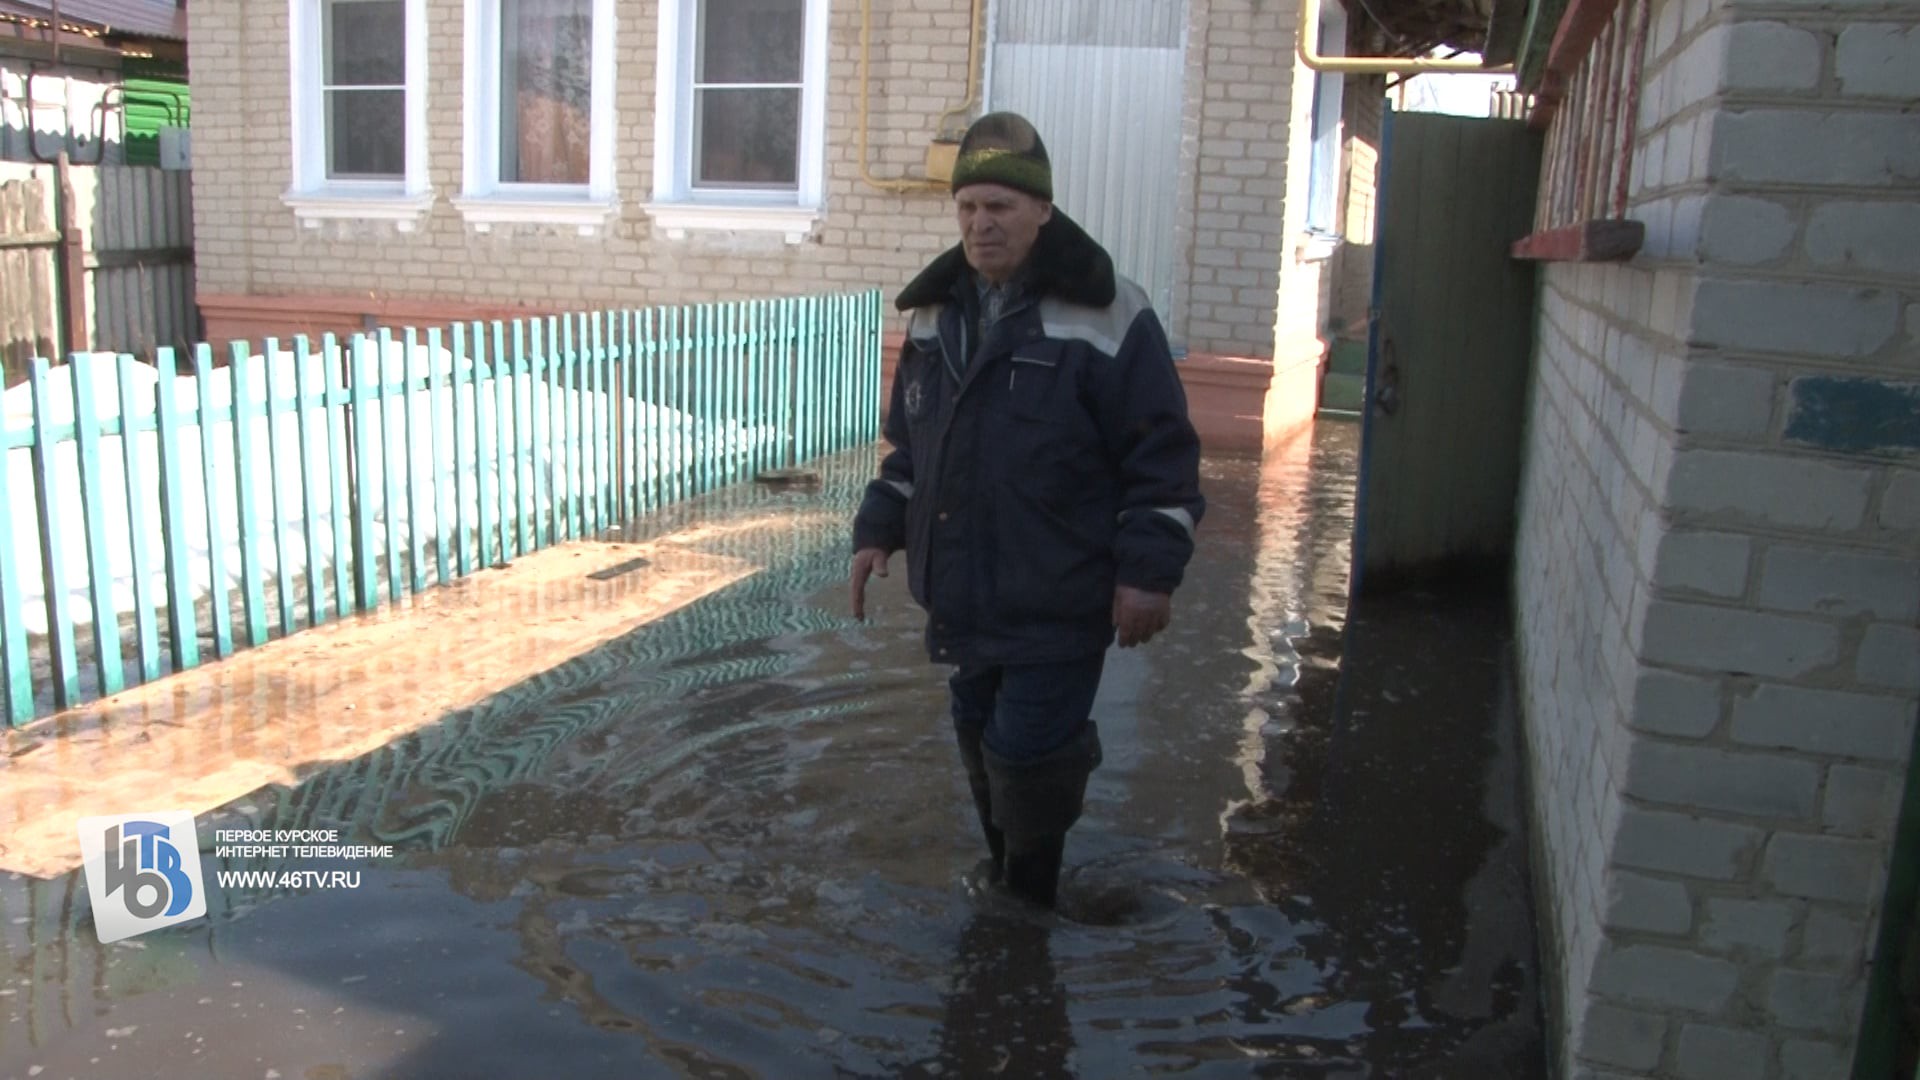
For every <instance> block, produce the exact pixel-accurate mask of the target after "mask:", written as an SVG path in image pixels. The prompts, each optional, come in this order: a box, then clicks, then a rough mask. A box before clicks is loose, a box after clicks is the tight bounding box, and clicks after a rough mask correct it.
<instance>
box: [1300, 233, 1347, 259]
mask: <svg viewBox="0 0 1920 1080" xmlns="http://www.w3.org/2000/svg"><path fill="white" fill-rule="evenodd" d="M1343 243H1345V241H1344V240H1342V239H1341V238H1340V237H1339V236H1338V235H1337V234H1335V233H1324V232H1308V233H1307V234H1306V235H1304V236H1302V237H1301V238H1300V244H1299V246H1298V247H1295V248H1294V249H1293V251H1294V258H1295V259H1296V260H1298V261H1300V262H1325V261H1327V260H1328V259H1331V258H1333V253H1334V252H1336V251H1338V250H1340V245H1341V244H1343Z"/></svg>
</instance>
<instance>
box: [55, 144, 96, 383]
mask: <svg viewBox="0 0 1920 1080" xmlns="http://www.w3.org/2000/svg"><path fill="white" fill-rule="evenodd" d="M71 169H72V163H71V162H69V161H68V160H67V152H66V151H65V150H62V151H60V156H59V157H58V158H57V159H55V161H54V166H53V175H54V192H53V228H54V231H55V232H58V233H59V234H60V246H59V247H58V248H56V249H55V250H56V251H57V252H58V253H59V254H58V256H57V258H58V261H59V263H60V284H59V287H58V288H56V289H55V290H54V295H55V296H56V297H57V298H58V299H59V303H60V330H61V337H62V340H61V342H60V348H59V351H58V354H59V355H61V356H67V355H70V354H72V353H76V352H82V351H84V350H86V349H88V348H89V347H90V345H91V343H90V342H89V340H88V334H87V259H86V254H87V253H86V244H85V243H84V242H83V241H82V238H81V235H80V229H79V228H78V227H77V226H76V225H75V224H74V221H73V218H74V205H73V203H74V198H73V177H72V174H71V171H70V170H71Z"/></svg>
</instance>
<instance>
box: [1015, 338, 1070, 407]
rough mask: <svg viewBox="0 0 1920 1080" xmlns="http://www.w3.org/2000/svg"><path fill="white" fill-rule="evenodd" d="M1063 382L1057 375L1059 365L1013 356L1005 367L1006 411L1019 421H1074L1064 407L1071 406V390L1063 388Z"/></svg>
mask: <svg viewBox="0 0 1920 1080" xmlns="http://www.w3.org/2000/svg"><path fill="white" fill-rule="evenodd" d="M1065 382H1066V380H1065V379H1064V378H1063V377H1062V375H1061V372H1060V361H1058V360H1055V359H1051V358H1048V357H1040V356H1021V355H1019V354H1017V353H1016V354H1014V356H1013V358H1012V359H1011V360H1010V361H1008V363H1007V399H1008V404H1009V406H1010V408H1009V411H1010V412H1011V413H1012V414H1013V415H1014V416H1016V417H1018V418H1020V419H1022V420H1031V421H1034V422H1036V423H1042V424H1064V423H1068V422H1070V421H1071V420H1072V418H1073V417H1072V414H1071V413H1070V412H1067V411H1066V407H1067V406H1068V405H1071V404H1072V403H1073V402H1072V393H1071V390H1072V388H1071V387H1069V386H1066V385H1064V384H1065ZM1062 391H1066V393H1063V392H1062Z"/></svg>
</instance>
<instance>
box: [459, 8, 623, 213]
mask: <svg viewBox="0 0 1920 1080" xmlns="http://www.w3.org/2000/svg"><path fill="white" fill-rule="evenodd" d="M466 42H467V46H466V47H467V63H466V88H465V101H466V159H465V171H464V177H463V185H462V188H463V190H462V193H461V196H460V198H457V199H455V200H454V205H455V206H456V207H458V208H459V210H460V212H461V213H462V214H463V215H465V217H466V219H467V221H468V222H469V223H471V224H472V225H474V226H475V227H476V228H478V229H481V230H485V229H488V228H491V227H492V226H493V225H494V224H496V223H499V222H514V221H518V222H541V223H550V224H572V225H577V226H579V228H580V230H581V231H582V232H585V233H591V232H593V231H594V230H595V229H596V228H598V227H599V226H600V225H601V224H603V223H604V222H605V220H606V218H607V217H609V216H610V215H611V214H612V213H613V210H614V205H615V202H614V191H613V140H614V124H613V51H614V42H613V4H612V0H469V2H468V4H467V34H466Z"/></svg>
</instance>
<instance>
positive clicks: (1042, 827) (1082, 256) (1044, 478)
mask: <svg viewBox="0 0 1920 1080" xmlns="http://www.w3.org/2000/svg"><path fill="white" fill-rule="evenodd" d="M953 195H954V209H955V214H956V217H957V219H958V222H959V226H960V243H959V245H958V246H956V247H953V248H951V249H949V250H948V251H946V252H945V253H944V254H942V255H940V256H939V257H938V258H936V259H934V260H933V262H932V263H930V264H929V265H928V266H927V267H926V269H925V270H923V271H921V273H920V275H919V276H918V277H916V278H915V279H914V280H913V282H912V283H911V284H909V285H908V286H907V288H906V290H905V291H904V292H902V293H901V294H900V296H899V298H898V299H897V300H896V302H895V303H896V306H897V307H899V308H900V310H902V311H906V312H909V313H910V316H909V321H908V326H907V340H906V343H905V346H904V347H903V349H902V351H901V355H900V363H899V367H898V369H897V371H896V374H895V376H894V382H893V398H892V404H891V407H890V411H889V413H888V415H887V424H886V437H887V440H888V442H890V443H891V444H892V446H893V450H892V452H891V453H889V454H888V455H887V457H886V459H885V460H884V461H883V462H882V463H881V466H880V476H879V478H878V479H876V480H874V481H873V482H872V483H871V484H870V485H868V488H867V492H866V497H865V499H864V500H863V501H862V503H861V506H860V511H859V514H858V516H857V517H856V518H855V521H854V527H853V546H854V556H853V567H852V573H851V591H852V601H853V613H854V616H855V617H856V618H862V619H864V618H865V617H866V585H867V581H868V579H869V577H870V576H872V575H875V574H878V575H880V576H882V577H885V576H886V574H887V560H888V557H889V556H890V555H891V554H892V553H893V552H894V551H897V550H900V549H902V548H904V549H905V550H906V552H907V579H908V587H909V590H910V591H911V593H912V594H913V598H914V600H915V602H917V603H918V604H919V605H920V606H921V607H922V608H924V609H925V610H926V612H927V633H926V638H927V649H928V652H929V654H930V656H931V658H932V659H933V661H934V662H935V663H940V664H951V665H954V666H955V669H956V670H955V671H954V673H953V675H952V677H951V679H950V680H949V682H948V687H949V691H950V694H951V701H952V713H953V727H954V734H955V735H956V737H957V738H958V740H959V745H960V759H961V761H962V763H963V764H964V765H965V766H966V771H967V781H968V784H969V786H970V787H971V788H972V791H973V799H974V805H975V807H976V809H977V810H978V811H979V815H980V824H981V827H982V828H983V829H984V830H985V833H986V840H987V847H988V850H989V851H990V852H991V854H992V863H991V871H990V873H989V877H990V879H992V880H996V881H1002V882H1004V884H1005V885H1006V887H1007V888H1008V889H1009V890H1010V891H1011V892H1013V893H1014V894H1015V895H1018V896H1021V897H1024V898H1026V899H1028V900H1031V901H1033V902H1035V903H1038V904H1042V905H1045V906H1049V907H1051V906H1052V905H1053V903H1054V899H1055V894H1056V891H1057V888H1058V883H1059V877H1060V860H1061V856H1062V854H1063V852H1064V849H1065V845H1066V836H1067V830H1068V829H1069V828H1071V827H1072V825H1073V823H1074V822H1075V821H1077V820H1078V819H1079V817H1080V811H1081V805H1082V801H1083V799H1084V797H1085V793H1086V786H1087V777H1088V776H1089V775H1090V774H1091V773H1092V772H1093V770H1094V769H1095V768H1096V767H1097V766H1098V765H1099V764H1100V738H1099V733H1098V731H1097V729H1096V727H1095V725H1094V722H1093V720H1092V719H1091V718H1090V717H1089V716H1088V712H1089V710H1090V709H1091V707H1092V704H1093V698H1094V692H1095V691H1096V690H1097V689H1098V687H1099V683H1100V673H1101V669H1102V667H1103V666H1104V664H1105V661H1106V650H1107V648H1108V646H1109V645H1111V644H1113V642H1114V641H1115V639H1116V636H1117V638H1118V641H1119V644H1120V646H1121V647H1122V648H1130V647H1132V646H1135V645H1141V644H1144V643H1146V642H1147V641H1149V640H1151V639H1152V638H1153V636H1154V635H1155V634H1157V633H1159V632H1160V631H1161V630H1164V629H1165V628H1166V627H1167V625H1168V622H1169V620H1170V618H1171V611H1172V594H1173V591H1174V589H1175V588H1176V587H1177V586H1178V585H1179V584H1180V579H1181V575H1182V574H1183V572H1184V571H1185V569H1186V565H1187V561H1188V559H1189V558H1191V557H1192V554H1193V530H1194V526H1195V525H1196V524H1197V523H1198V522H1199V520H1200V516H1201V513H1202V511H1203V509H1204V506H1205V504H1204V501H1203V500H1202V498H1201V495H1200V484H1199V461H1200V444H1199V440H1198V439H1197V437H1196V436H1195V435H1194V431H1193V425H1192V424H1191V423H1190V422H1189V421H1188V419H1187V404H1186V395H1185V393H1184V392H1183V391H1182V389H1181V386H1180V380H1179V377H1178V375H1177V374H1176V373H1175V372H1174V368H1173V357H1172V354H1171V352H1170V350H1169V349H1168V346H1167V339H1166V334H1165V332H1164V330H1163V329H1162V328H1161V325H1160V320H1159V319H1158V317H1156V316H1155V315H1154V313H1153V310H1152V308H1151V307H1149V305H1148V303H1147V299H1146V296H1145V294H1144V293H1142V292H1141V290H1140V288H1139V286H1137V285H1135V284H1134V283H1133V282H1131V281H1128V280H1126V279H1125V278H1121V277H1119V276H1117V275H1116V274H1115V273H1114V270H1113V260H1112V259H1111V258H1110V257H1109V256H1108V255H1107V253H1106V251H1104V250H1103V249H1102V248H1101V247H1100V245H1099V244H1098V243H1096V242H1095V241H1094V240H1093V239H1092V238H1091V237H1090V236H1088V235H1087V234H1086V232H1085V231H1084V230H1082V229H1081V228H1080V227H1079V226H1078V225H1076V224H1074V223H1073V221H1071V220H1070V219H1069V218H1068V217H1067V216H1066V215H1065V214H1063V213H1061V212H1060V211H1059V210H1058V209H1056V208H1055V207H1054V206H1053V202H1052V200H1053V175H1052V165H1051V162H1050V161H1049V159H1048V157H1047V151H1046V147H1045V145H1044V144H1042V142H1041V141H1040V136H1039V133H1038V132H1036V131H1035V130H1034V128H1033V125H1032V124H1030V123H1028V122H1027V121H1026V120H1025V119H1023V118H1021V117H1019V116H1016V115H1014V114H1012V113H991V114H988V115H986V116H983V117H981V118H980V119H979V120H977V121H975V122H974V124H973V126H972V127H971V128H969V129H968V130H967V134H966V137H965V138H964V139H963V140H962V141H961V144H960V151H959V157H958V160H957V161H956V163H955V166H954V172H953Z"/></svg>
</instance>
